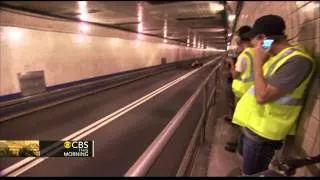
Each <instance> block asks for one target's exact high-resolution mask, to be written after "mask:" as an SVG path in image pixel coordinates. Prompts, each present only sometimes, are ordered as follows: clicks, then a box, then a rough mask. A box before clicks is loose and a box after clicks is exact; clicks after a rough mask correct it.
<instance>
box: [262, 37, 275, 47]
mask: <svg viewBox="0 0 320 180" xmlns="http://www.w3.org/2000/svg"><path fill="white" fill-rule="evenodd" d="M273 42H274V39H265V40H263V43H262V48H263V49H269V48H270V47H271V45H272V43H273Z"/></svg>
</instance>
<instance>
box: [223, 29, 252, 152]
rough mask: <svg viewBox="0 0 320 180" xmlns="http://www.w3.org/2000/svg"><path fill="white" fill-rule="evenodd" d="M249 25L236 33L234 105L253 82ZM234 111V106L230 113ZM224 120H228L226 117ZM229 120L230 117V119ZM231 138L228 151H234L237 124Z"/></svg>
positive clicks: (237, 130) (233, 83) (233, 75)
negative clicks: (236, 55) (236, 53)
mask: <svg viewBox="0 0 320 180" xmlns="http://www.w3.org/2000/svg"><path fill="white" fill-rule="evenodd" d="M250 30H251V27H250V26H241V27H240V28H239V29H238V31H237V32H236V34H237V39H236V41H237V51H238V52H239V53H240V54H239V56H238V57H237V61H236V64H235V65H233V64H232V63H231V70H230V71H231V72H230V73H231V75H232V78H233V81H232V92H233V95H234V105H236V104H237V102H238V101H239V99H240V98H241V96H242V95H243V94H244V93H245V92H246V91H247V90H248V89H249V87H250V86H251V85H252V84H253V62H252V61H253V56H254V54H253V52H254V51H253V48H252V47H251V43H250V37H249V32H250ZM233 111H234V107H233V110H232V113H233ZM225 120H227V121H228V119H227V118H225ZM229 122H231V119H230V121H229ZM232 135H233V136H232V140H231V141H230V142H227V145H226V146H225V149H226V150H227V151H230V152H235V151H236V147H237V144H238V143H237V142H238V139H239V136H240V129H239V128H238V126H236V125H233V134H232Z"/></svg>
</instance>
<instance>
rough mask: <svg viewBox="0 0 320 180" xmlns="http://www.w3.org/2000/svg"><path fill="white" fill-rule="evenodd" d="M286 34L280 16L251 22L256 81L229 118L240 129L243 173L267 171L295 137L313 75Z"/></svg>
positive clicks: (312, 66)
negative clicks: (289, 138)
mask: <svg viewBox="0 0 320 180" xmlns="http://www.w3.org/2000/svg"><path fill="white" fill-rule="evenodd" d="M284 31H285V22H284V20H283V19H282V18H281V17H280V16H277V15H266V16H262V17H260V18H259V19H257V20H256V21H255V23H254V25H253V27H252V30H251V32H250V34H251V37H252V41H251V43H252V44H253V46H254V53H255V56H254V61H253V69H254V83H253V85H252V86H251V87H250V88H249V90H248V91H247V92H246V93H245V94H244V95H243V96H242V97H241V99H240V100H239V102H238V104H237V106H236V109H235V112H234V116H233V120H232V122H233V123H234V124H237V125H239V126H242V127H241V129H242V135H241V138H240V144H239V146H238V147H239V149H238V150H239V153H240V154H241V155H242V159H243V162H242V171H243V174H245V175H252V174H255V173H257V172H260V171H263V170H266V169H267V168H268V165H269V163H270V161H271V160H272V158H273V155H274V153H275V150H277V149H280V148H281V146H282V141H283V140H284V139H285V138H286V136H287V135H289V134H291V135H294V134H295V131H296V124H297V119H298V116H299V114H300V111H301V109H302V107H303V102H304V99H305V96H306V94H307V93H305V92H306V90H307V87H308V84H309V83H310V80H311V79H312V76H313V74H314V72H315V68H316V65H315V60H314V59H313V58H312V57H311V56H310V55H308V54H307V53H306V51H304V50H301V48H297V47H294V46H292V45H290V44H289V43H288V41H287V38H286V36H285V34H284ZM267 53H269V54H271V57H270V58H267ZM266 60H267V62H266ZM265 62H266V63H265Z"/></svg>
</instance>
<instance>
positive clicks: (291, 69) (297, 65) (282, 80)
mask: <svg viewBox="0 0 320 180" xmlns="http://www.w3.org/2000/svg"><path fill="white" fill-rule="evenodd" d="M310 70H311V62H310V61H309V60H308V59H306V58H305V57H303V56H293V57H291V58H290V59H289V60H287V62H286V63H285V64H283V65H282V66H281V67H280V68H279V69H278V70H277V71H276V72H275V73H274V75H273V76H271V77H270V79H268V82H269V83H270V84H271V85H272V86H274V87H277V88H279V89H281V90H282V91H284V92H285V93H290V92H292V91H293V90H294V89H295V88H297V87H298V86H299V85H300V84H301V83H302V82H303V80H304V79H305V78H307V76H308V74H309V72H310Z"/></svg>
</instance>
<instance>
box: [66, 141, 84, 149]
mask: <svg viewBox="0 0 320 180" xmlns="http://www.w3.org/2000/svg"><path fill="white" fill-rule="evenodd" d="M63 146H64V148H66V149H69V148H71V147H72V148H75V149H78V148H88V147H89V142H88V141H84V142H82V141H79V142H78V141H74V142H70V141H65V142H64V143H63Z"/></svg>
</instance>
